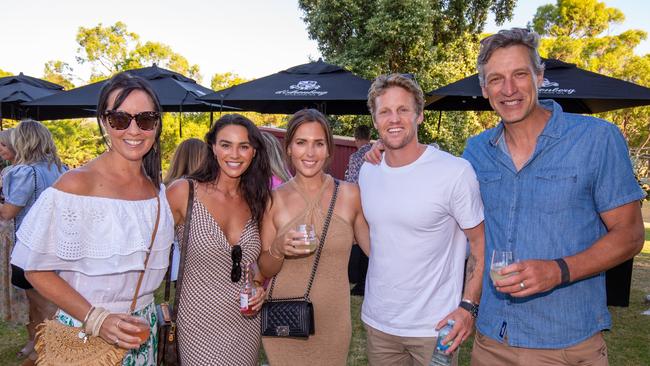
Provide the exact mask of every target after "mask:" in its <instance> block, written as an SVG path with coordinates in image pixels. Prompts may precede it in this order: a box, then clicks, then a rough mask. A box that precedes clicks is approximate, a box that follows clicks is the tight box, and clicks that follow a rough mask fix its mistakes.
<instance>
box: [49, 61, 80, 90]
mask: <svg viewBox="0 0 650 366" xmlns="http://www.w3.org/2000/svg"><path fill="white" fill-rule="evenodd" d="M73 71H74V70H73V69H72V67H70V65H69V64H68V63H66V62H63V61H59V60H50V61H48V62H47V63H46V64H45V67H44V69H43V79H45V80H47V81H51V82H53V83H55V84H59V85H61V86H62V87H63V88H65V90H70V89H72V88H74V83H73V82H72V80H73V79H74V74H73Z"/></svg>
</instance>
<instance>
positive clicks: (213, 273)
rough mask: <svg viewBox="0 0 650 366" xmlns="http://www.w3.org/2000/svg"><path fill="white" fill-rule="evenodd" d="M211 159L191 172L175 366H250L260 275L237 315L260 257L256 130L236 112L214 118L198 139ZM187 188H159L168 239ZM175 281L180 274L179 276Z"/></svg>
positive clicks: (260, 149)
mask: <svg viewBox="0 0 650 366" xmlns="http://www.w3.org/2000/svg"><path fill="white" fill-rule="evenodd" d="M206 142H207V143H208V145H210V148H211V151H212V152H213V153H214V157H215V159H209V161H208V162H207V163H206V164H204V166H203V167H202V168H201V169H199V171H198V172H195V173H193V174H192V176H191V177H190V179H192V180H193V181H194V183H195V184H194V201H193V202H192V207H193V208H192V216H191V222H190V224H189V225H190V233H189V239H188V243H183V242H181V243H180V246H181V248H183V247H184V246H186V247H185V250H186V253H185V258H184V264H185V267H184V272H183V274H182V277H180V278H179V279H178V282H180V299H179V304H178V319H177V321H178V346H179V353H180V357H181V363H182V364H183V366H192V365H200V366H203V365H238V366H240V365H241V366H245V365H249V366H252V365H256V364H257V359H258V354H259V346H260V317H259V315H258V314H257V312H258V311H259V309H260V308H261V306H262V302H263V299H264V297H265V292H264V289H263V287H261V286H260V285H261V279H262V278H261V276H260V275H259V274H258V278H257V279H258V282H257V283H256V286H255V287H256V290H257V294H256V295H255V296H253V297H252V299H251V300H250V303H249V305H250V306H251V307H252V309H253V310H254V311H255V315H253V316H245V315H242V314H241V313H240V308H239V306H240V298H239V294H240V289H241V288H242V286H243V284H244V281H245V276H244V273H243V272H244V271H243V268H245V267H244V266H245V265H246V263H254V262H255V261H256V260H257V257H258V256H259V253H260V247H261V244H260V235H259V223H260V222H261V220H262V216H263V214H264V210H265V208H266V205H267V201H268V200H269V199H270V195H271V192H270V188H269V181H270V179H271V168H270V166H269V162H268V157H267V155H266V150H265V147H264V144H263V143H262V137H261V135H260V132H259V131H258V129H257V127H255V125H254V124H253V123H252V122H251V121H250V120H248V119H247V118H246V117H243V116H241V115H238V114H229V115H225V116H223V117H221V118H220V119H219V120H218V121H217V122H216V123H215V124H214V126H213V127H212V128H211V129H210V131H209V132H208V133H207V134H206ZM189 189H190V185H189V184H188V181H187V180H184V179H181V180H177V181H175V182H174V183H172V184H171V185H170V186H169V188H168V189H167V197H168V200H169V203H170V207H171V210H172V213H173V214H174V221H175V222H176V225H177V228H176V233H177V235H178V237H179V238H181V237H182V232H183V226H184V222H185V216H186V214H187V212H186V208H187V200H188V194H189ZM179 276H181V274H179Z"/></svg>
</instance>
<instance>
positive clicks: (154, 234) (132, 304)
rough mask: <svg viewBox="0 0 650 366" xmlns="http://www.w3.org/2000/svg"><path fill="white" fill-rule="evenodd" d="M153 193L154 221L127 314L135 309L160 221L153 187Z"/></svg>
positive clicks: (158, 200)
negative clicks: (154, 201) (154, 205)
mask: <svg viewBox="0 0 650 366" xmlns="http://www.w3.org/2000/svg"><path fill="white" fill-rule="evenodd" d="M154 193H156V223H155V224H154V226H153V232H152V233H151V243H149V250H148V251H147V255H146V256H145V257H144V269H143V270H142V272H140V276H139V277H138V284H137V285H136V286H135V294H133V300H132V301H131V307H130V308H129V314H131V313H133V310H135V304H136V303H137V302H138V295H139V294H140V286H141V285H142V278H143V277H144V272H145V271H146V270H147V263H148V262H149V255H150V254H151V250H152V249H153V242H154V241H155V240H156V233H157V232H158V223H159V222H160V194H159V193H158V191H157V190H156V189H155V188H154Z"/></svg>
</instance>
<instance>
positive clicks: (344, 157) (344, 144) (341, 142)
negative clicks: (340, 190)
mask: <svg viewBox="0 0 650 366" xmlns="http://www.w3.org/2000/svg"><path fill="white" fill-rule="evenodd" d="M260 130H262V131H268V132H270V133H272V134H273V135H274V136H275V137H277V138H278V139H280V142H281V143H282V144H284V134H285V133H286V132H287V130H285V129H282V128H275V127H260ZM283 146H284V145H283ZM355 151H357V147H356V146H355V145H354V138H353V137H348V136H336V135H334V157H333V158H332V160H331V163H330V166H329V169H328V173H329V174H331V175H332V176H333V177H335V178H338V179H341V180H342V179H343V177H344V176H345V169H347V168H348V161H349V160H350V155H352V153H353V152H355Z"/></svg>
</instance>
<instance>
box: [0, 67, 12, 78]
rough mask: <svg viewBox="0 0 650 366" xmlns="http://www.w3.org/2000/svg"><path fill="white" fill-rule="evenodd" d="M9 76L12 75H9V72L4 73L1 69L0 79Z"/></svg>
mask: <svg viewBox="0 0 650 366" xmlns="http://www.w3.org/2000/svg"><path fill="white" fill-rule="evenodd" d="M11 75H13V74H12V73H10V72H9V71H4V70H3V69H0V78H1V77H5V76H11Z"/></svg>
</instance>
